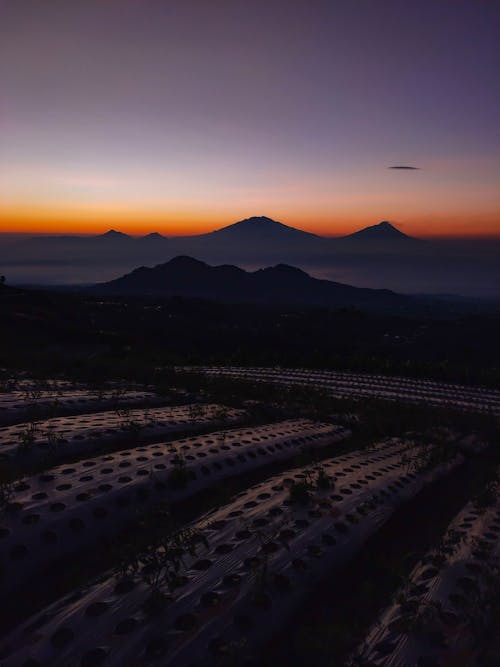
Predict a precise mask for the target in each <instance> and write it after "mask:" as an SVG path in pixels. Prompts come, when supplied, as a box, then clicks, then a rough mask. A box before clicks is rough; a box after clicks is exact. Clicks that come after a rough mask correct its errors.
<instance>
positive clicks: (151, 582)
mask: <svg viewBox="0 0 500 667" xmlns="http://www.w3.org/2000/svg"><path fill="white" fill-rule="evenodd" d="M140 529H141V532H144V533H145V534H147V535H148V543H147V544H146V545H145V546H144V545H141V546H140V547H138V546H137V545H135V544H129V545H127V547H126V549H125V550H124V551H123V557H122V559H121V562H120V564H119V567H118V570H117V574H118V576H119V578H120V579H121V580H130V579H131V578H135V577H139V579H140V580H142V581H143V582H144V583H145V584H146V586H147V588H148V590H149V595H148V597H147V599H146V601H145V605H144V608H145V611H146V612H147V613H149V614H152V615H154V614H157V613H160V612H161V611H162V610H163V609H164V607H165V605H166V604H167V603H168V601H169V599H171V598H172V597H173V595H174V593H175V591H176V590H177V589H178V588H179V586H181V585H182V583H183V573H184V571H185V570H186V569H187V562H186V559H187V558H188V557H191V558H194V557H195V556H196V555H197V550H198V547H199V545H200V544H201V545H203V546H204V547H205V548H208V540H207V538H206V536H205V534H204V532H203V531H202V530H200V529H196V528H192V527H187V528H179V527H178V526H177V525H176V524H175V522H174V520H173V518H172V515H171V513H170V511H169V510H168V509H167V508H165V507H163V506H159V507H158V508H157V509H156V510H155V511H154V512H152V513H150V514H148V515H147V516H146V517H144V518H143V521H142V522H141V526H140Z"/></svg>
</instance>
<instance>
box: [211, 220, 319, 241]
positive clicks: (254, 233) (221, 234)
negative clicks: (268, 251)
mask: <svg viewBox="0 0 500 667" xmlns="http://www.w3.org/2000/svg"><path fill="white" fill-rule="evenodd" d="M202 236H203V237H204V238H207V237H210V238H211V239H217V240H220V239H232V240H234V239H236V238H240V239H242V240H251V241H260V240H269V239H280V240H283V239H289V240H304V239H319V238H321V237H319V236H317V235H316V234H311V233H310V232H304V231H302V230H301V229H296V228H295V227H290V226H288V225H284V224H283V223H282V222H277V221H276V220H272V219H271V218H267V217H266V216H264V215H261V216H254V217H252V218H245V220H240V221H239V222H235V223H234V224H232V225H228V226H226V227H222V228H221V229H217V230H215V231H214V232H209V233H208V234H203V235H202Z"/></svg>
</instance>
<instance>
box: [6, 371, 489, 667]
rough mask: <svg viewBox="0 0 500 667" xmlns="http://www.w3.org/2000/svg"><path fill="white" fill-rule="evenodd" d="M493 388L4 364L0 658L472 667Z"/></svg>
mask: <svg viewBox="0 0 500 667" xmlns="http://www.w3.org/2000/svg"><path fill="white" fill-rule="evenodd" d="M499 414H500V392H498V391H495V390H494V389H492V388H481V387H480V386H477V385H476V386H467V385H465V384H462V383H461V384H458V383H455V384H451V383H442V382H439V381H426V380H423V379H414V378H405V377H402V376H383V375H368V374H354V373H352V372H343V371H342V372H341V371H333V370H324V371H323V370H318V369H316V370H307V369H298V368H295V369H293V368H291V369H290V368H288V369H283V368H259V367H245V368H243V367H230V366H204V367H187V366H183V367H179V368H176V369H173V368H166V369H162V368H160V367H158V368H157V369H156V371H155V373H153V374H152V376H151V378H150V382H149V383H148V384H139V383H137V382H131V381H126V380H124V379H118V377H117V378H116V379H115V380H114V381H112V382H107V383H101V384H99V385H96V384H92V383H88V381H85V380H84V379H83V378H82V379H79V380H78V379H75V378H74V377H72V378H71V379H70V378H68V377H66V378H62V377H57V378H54V377H51V378H50V379H48V378H45V379H44V380H43V381H41V380H40V379H33V378H31V377H28V376H26V375H19V376H16V375H15V374H14V373H10V374H9V373H8V372H5V373H4V379H3V381H2V392H1V393H0V424H1V426H0V462H1V477H0V485H1V486H0V512H1V515H0V568H1V569H0V590H1V592H2V596H3V599H5V600H8V604H4V605H3V606H2V608H1V610H0V616H1V618H0V621H1V627H2V628H3V629H4V630H3V632H2V638H1V639H0V665H1V666H2V667H11V666H12V667H28V666H29V667H36V666H42V665H43V666H51V667H52V666H54V667H70V666H71V667H73V666H75V667H76V666H81V667H94V665H113V666H115V667H118V666H131V667H135V666H137V667H138V666H139V665H141V666H142V665H150V664H151V665H169V666H176V667H183V666H187V665H201V664H204V665H228V666H229V665H236V664H238V665H240V664H241V665H265V666H269V667H270V666H271V665H276V664H289V665H297V666H298V665H305V664H308V665H325V666H326V665H330V666H331V665H334V666H335V667H337V666H339V667H340V666H346V667H347V666H349V667H354V666H357V667H361V666H365V667H367V666H369V665H370V666H372V667H373V666H379V667H383V666H384V665H391V666H401V667H410V666H414V665H415V666H418V667H433V666H434V665H450V666H451V665H470V666H471V667H483V666H485V667H488V666H490V665H491V667H493V665H496V664H498V660H499V657H500V650H499V642H498V635H496V634H495V630H496V628H495V618H496V617H497V615H498V612H499V608H500V590H499V587H498V573H499V571H498V568H499V557H500V549H499V547H498V544H499V540H498V535H499V534H500V504H499V487H498V474H497V471H498V466H499V464H500V454H499V452H498V447H497V443H498V432H499V429H498V416H499Z"/></svg>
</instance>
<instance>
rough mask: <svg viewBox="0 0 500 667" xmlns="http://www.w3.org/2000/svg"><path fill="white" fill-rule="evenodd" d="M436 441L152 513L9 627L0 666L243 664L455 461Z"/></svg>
mask: <svg viewBox="0 0 500 667" xmlns="http://www.w3.org/2000/svg"><path fill="white" fill-rule="evenodd" d="M433 450H434V447H433V446H432V445H431V446H428V447H423V446H419V445H414V444H412V443H410V442H403V441H398V440H395V439H394V440H391V441H387V442H384V443H380V444H378V445H376V446H374V447H373V448H371V449H370V450H364V451H357V452H352V453H348V454H344V455H341V456H338V457H335V458H332V459H328V460H327V461H325V462H323V463H322V464H321V466H316V467H314V468H299V469H296V470H295V471H289V472H286V473H283V474H280V475H276V476H273V477H271V478H270V479H268V480H266V481H265V482H262V483H260V484H257V485H255V486H253V487H251V488H249V489H247V490H246V491H244V492H243V493H241V494H239V495H238V496H237V497H236V498H235V500H234V501H233V502H231V503H230V504H228V505H226V506H224V507H222V508H221V509H218V510H216V511H214V512H211V513H209V514H207V515H205V516H203V517H202V518H201V519H200V520H198V521H196V522H193V524H191V525H189V526H188V527H186V528H182V529H177V528H176V527H175V526H172V524H171V523H170V520H171V517H170V515H169V514H168V513H165V514H164V515H163V514H162V513H161V512H159V513H158V516H157V517H156V519H155V522H156V523H157V525H158V540H157V541H154V542H153V543H152V544H151V545H150V546H149V547H146V548H143V549H142V550H141V551H140V552H139V553H136V552H134V553H132V554H125V555H124V558H123V559H122V562H121V564H120V567H119V568H118V570H117V571H115V572H114V573H110V574H109V575H108V576H106V577H102V578H101V579H99V580H98V581H97V582H95V583H93V584H91V585H90V586H88V587H87V588H86V589H84V590H79V591H77V592H75V593H74V595H70V596H68V597H65V598H63V599H62V600H60V601H59V602H57V603H56V604H54V605H52V606H51V607H49V608H48V609H46V610H44V611H43V612H41V613H40V614H38V615H37V616H36V617H34V618H32V619H31V620H30V621H29V622H28V623H26V624H25V625H23V626H21V627H20V628H19V629H17V630H15V631H14V632H13V633H12V634H11V636H10V637H8V638H7V639H6V641H5V643H4V645H3V647H2V652H3V653H2V654H0V655H3V657H4V660H5V663H4V664H5V667H18V666H21V665H28V664H29V665H33V666H35V665H51V666H54V667H58V666H60V667H62V666H63V665H64V666H65V667H66V666H67V665H75V666H77V665H79V666H81V667H89V666H90V665H92V667H94V666H95V665H114V666H116V667H117V666H118V665H119V666H122V665H139V664H150V663H154V664H161V665H170V666H174V665H175V666H179V667H180V666H181V665H182V666H185V665H201V664H204V665H206V664H212V663H215V662H216V661H218V660H219V658H220V657H221V656H228V655H231V654H234V658H235V660H240V659H241V661H242V662H243V658H244V657H246V656H247V655H248V653H249V652H251V651H252V650H254V649H258V648H259V647H262V646H263V645H264V644H265V642H266V641H267V640H269V638H270V637H271V636H272V634H273V633H274V632H276V631H277V630H278V629H280V628H281V627H283V625H284V624H285V623H286V622H287V621H288V620H289V619H290V616H291V614H293V613H294V611H297V609H298V608H299V607H300V606H301V605H302V604H303V603H304V600H305V598H306V596H307V594H308V592H309V591H311V590H312V589H314V588H316V587H317V586H318V585H319V584H320V583H321V581H323V580H324V579H325V578H328V577H331V576H332V575H333V574H334V573H335V571H338V570H340V569H341V568H342V566H343V565H344V564H345V563H346V562H347V561H348V560H349V559H350V558H351V557H352V555H353V554H354V553H355V552H357V551H358V550H359V549H361V548H362V547H363V545H364V544H365V542H366V540H367V539H368V537H369V536H370V535H371V534H373V533H374V532H375V531H377V530H378V528H379V527H380V526H381V525H382V524H383V523H384V522H385V521H387V519H388V518H389V517H390V516H391V514H392V513H393V512H394V510H395V509H396V508H397V507H398V506H400V505H401V504H402V503H404V502H405V501H407V500H408V499H410V498H412V497H414V496H415V495H416V494H417V493H418V492H419V491H420V490H421V489H422V488H423V487H424V486H425V485H427V484H429V483H430V482H432V481H434V480H436V479H438V478H440V477H442V476H443V475H446V474H447V473H448V472H449V471H450V470H451V469H453V468H454V467H455V466H457V465H458V464H460V463H461V462H462V461H463V455H462V454H460V453H459V452H455V453H454V454H452V456H451V458H449V459H448V460H446V461H441V462H439V457H438V458H435V457H433ZM433 461H434V463H433Z"/></svg>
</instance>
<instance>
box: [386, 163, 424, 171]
mask: <svg viewBox="0 0 500 667" xmlns="http://www.w3.org/2000/svg"><path fill="white" fill-rule="evenodd" d="M387 169H410V170H411V171H418V170H419V169H420V167H411V166H409V165H406V164H400V165H396V166H395V167H387Z"/></svg>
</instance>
